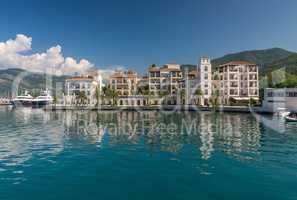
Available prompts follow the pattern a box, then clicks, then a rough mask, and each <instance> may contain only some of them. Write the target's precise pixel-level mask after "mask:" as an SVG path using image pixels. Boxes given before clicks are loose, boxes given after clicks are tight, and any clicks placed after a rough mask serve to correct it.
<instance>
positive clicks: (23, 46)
mask: <svg viewBox="0 0 297 200" xmlns="http://www.w3.org/2000/svg"><path fill="white" fill-rule="evenodd" d="M31 46H32V38H31V37H28V36H26V35H23V34H18V35H17V36H16V38H15V39H9V40H8V41H6V42H0V69H6V68H21V69H26V70H29V71H34V72H49V71H51V72H59V73H66V74H72V73H75V72H83V71H86V70H88V69H90V68H92V67H94V64H92V63H90V62H89V61H88V60H86V59H81V60H79V61H77V60H76V59H74V58H72V57H64V56H63V54H62V47H61V46H60V45H57V46H54V47H51V48H49V49H48V50H47V51H46V52H43V53H33V54H30V50H31Z"/></svg>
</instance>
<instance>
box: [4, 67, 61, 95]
mask: <svg viewBox="0 0 297 200" xmlns="http://www.w3.org/2000/svg"><path fill="white" fill-rule="evenodd" d="M22 75H24V78H21V81H20V84H19V90H18V91H19V93H20V92H22V90H29V91H31V93H32V94H33V95H38V94H39V92H40V90H44V89H45V87H46V84H45V83H46V75H45V74H43V73H32V72H28V71H26V70H22V69H3V70H0V96H10V95H11V91H12V85H13V81H14V80H16V78H17V77H21V76H22ZM65 78H66V76H52V83H53V84H52V85H54V86H55V85H56V83H58V82H59V83H60V84H61V85H62V87H63V86H64V80H65ZM48 89H50V90H52V91H53V92H54V91H55V88H48Z"/></svg>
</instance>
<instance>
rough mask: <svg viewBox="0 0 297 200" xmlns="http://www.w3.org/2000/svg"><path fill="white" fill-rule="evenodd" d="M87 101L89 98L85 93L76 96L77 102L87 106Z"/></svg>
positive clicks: (81, 92)
mask: <svg viewBox="0 0 297 200" xmlns="http://www.w3.org/2000/svg"><path fill="white" fill-rule="evenodd" d="M87 99H88V97H87V96H86V93H85V92H84V91H80V92H78V93H77V95H76V100H77V101H78V102H79V103H81V104H85V103H86V100H87Z"/></svg>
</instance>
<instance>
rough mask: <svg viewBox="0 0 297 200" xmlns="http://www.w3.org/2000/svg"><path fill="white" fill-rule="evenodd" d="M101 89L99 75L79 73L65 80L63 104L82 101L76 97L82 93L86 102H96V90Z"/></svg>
mask: <svg viewBox="0 0 297 200" xmlns="http://www.w3.org/2000/svg"><path fill="white" fill-rule="evenodd" d="M101 89H102V78H101V76H100V75H97V76H91V75H81V76H75V77H71V78H68V79H66V80H65V95H64V103H65V104H77V103H82V102H81V100H80V99H78V98H77V97H78V96H79V95H81V93H83V94H84V95H85V97H86V99H85V102H84V103H86V104H96V103H97V100H96V91H98V92H100V91H101Z"/></svg>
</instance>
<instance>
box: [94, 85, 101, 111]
mask: <svg viewBox="0 0 297 200" xmlns="http://www.w3.org/2000/svg"><path fill="white" fill-rule="evenodd" d="M100 97H101V92H100V88H99V87H98V86H97V87H96V91H95V98H96V101H97V102H96V106H99V105H100Z"/></svg>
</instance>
